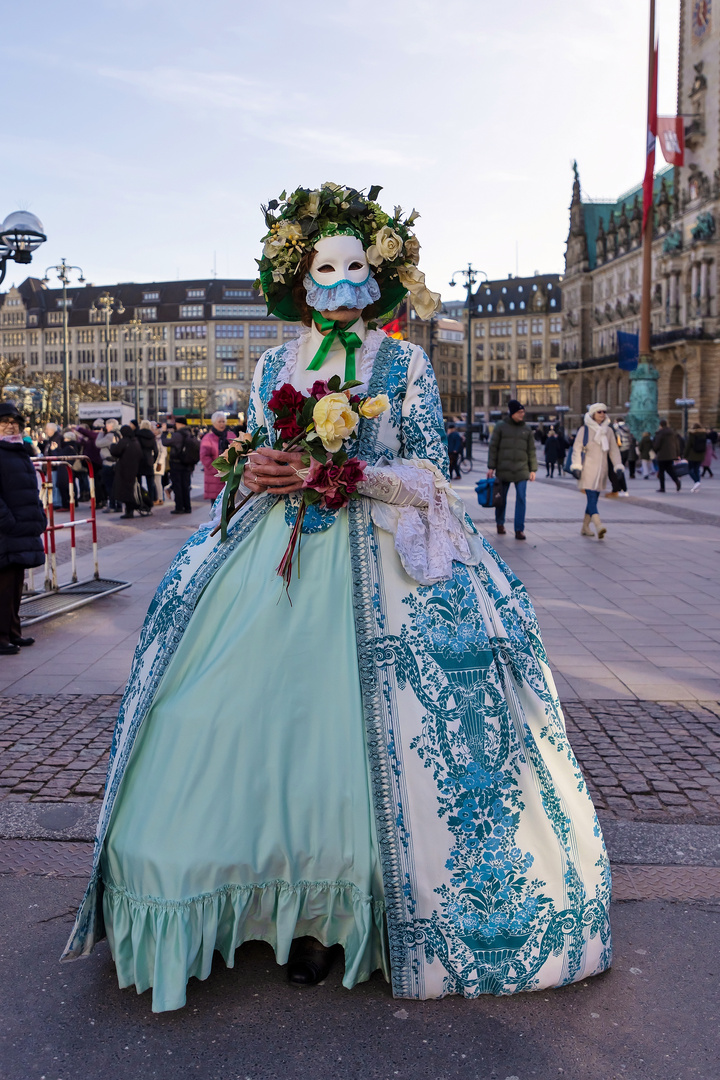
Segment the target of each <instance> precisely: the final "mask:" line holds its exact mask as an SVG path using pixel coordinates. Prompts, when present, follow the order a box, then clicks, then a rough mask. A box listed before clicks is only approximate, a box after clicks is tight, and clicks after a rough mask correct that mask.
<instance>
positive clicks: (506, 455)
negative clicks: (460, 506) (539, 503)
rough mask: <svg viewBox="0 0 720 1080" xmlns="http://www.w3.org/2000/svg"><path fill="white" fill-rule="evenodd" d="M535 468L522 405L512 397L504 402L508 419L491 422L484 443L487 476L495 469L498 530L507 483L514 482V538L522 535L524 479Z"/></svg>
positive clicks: (501, 529) (501, 531)
mask: <svg viewBox="0 0 720 1080" xmlns="http://www.w3.org/2000/svg"><path fill="white" fill-rule="evenodd" d="M536 472H537V456H536V454H535V441H534V439H533V433H532V431H531V429H530V428H529V427H528V426H527V424H526V423H525V406H524V405H521V403H520V402H519V401H516V400H515V399H514V398H512V399H511V400H510V401H509V402H508V419H507V420H501V421H500V422H499V423H498V424H496V425H495V429H494V430H493V433H492V438H491V440H490V446H489V447H488V473H487V474H488V477H491V476H494V475H495V473H497V478H498V480H499V481H500V503H499V504H498V505H497V506H496V507H495V525H496V526H497V531H498V533H499V534H500V535H501V536H503V535H504V533H505V509H506V506H507V497H508V491H509V490H510V485H511V484H514V485H515V539H516V540H524V539H525V508H526V505H527V498H526V495H527V492H526V489H527V482H528V480H531V481H532V480H534V479H535V474H536Z"/></svg>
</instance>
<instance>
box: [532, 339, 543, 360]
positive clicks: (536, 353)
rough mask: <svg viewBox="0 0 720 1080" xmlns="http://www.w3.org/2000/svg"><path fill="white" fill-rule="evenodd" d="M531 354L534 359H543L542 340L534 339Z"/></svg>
mask: <svg viewBox="0 0 720 1080" xmlns="http://www.w3.org/2000/svg"><path fill="white" fill-rule="evenodd" d="M530 356H531V357H532V359H533V360H542V341H533V343H532V346H531V348H530Z"/></svg>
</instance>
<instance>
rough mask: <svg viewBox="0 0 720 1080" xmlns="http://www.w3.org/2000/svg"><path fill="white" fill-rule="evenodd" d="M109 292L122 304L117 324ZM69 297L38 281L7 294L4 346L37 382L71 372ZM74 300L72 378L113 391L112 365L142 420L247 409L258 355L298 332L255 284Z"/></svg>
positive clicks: (1, 307)
mask: <svg viewBox="0 0 720 1080" xmlns="http://www.w3.org/2000/svg"><path fill="white" fill-rule="evenodd" d="M103 294H108V295H109V296H111V297H112V300H113V304H112V313H111V316H110V320H109V324H108V323H106V318H105V315H104V313H103V311H102V308H100V309H99V310H98V301H99V299H100V297H101V296H103ZM62 296H63V294H62V290H61V289H50V288H47V287H46V286H45V285H44V284H43V283H42V282H41V281H39V280H38V279H37V278H27V279H26V280H25V281H24V282H23V283H22V285H20V286H19V287H17V288H15V287H13V288H11V289H9V290H8V291H7V292H6V293H4V294H3V293H0V350H1V352H2V355H3V356H5V357H6V358H7V359H8V360H11V361H14V362H17V363H19V364H22V366H23V368H24V372H25V378H26V381H27V382H28V383H29V384H31V383H32V381H33V380H32V377H33V375H35V374H41V373H46V372H57V373H60V372H62V370H63V309H62V303H63V299H62ZM67 296H68V361H69V368H70V376H71V378H73V379H78V380H80V381H87V382H94V383H99V384H102V385H105V382H106V375H107V369H108V368H109V369H110V381H111V384H112V388H113V397H116V398H120V397H122V398H124V399H125V400H127V401H131V402H134V401H135V395H136V394H137V396H138V402H139V407H140V414H141V417H149V418H154V417H156V416H157V415H158V414H160V413H165V412H173V413H176V414H178V415H180V414H185V413H202V414H204V415H205V416H209V415H210V414H211V413H212V412H213V410H214V409H225V410H227V411H228V412H231V413H236V412H241V413H244V412H245V410H246V408H247V400H248V393H249V390H250V384H251V380H252V375H253V371H254V370H255V365H256V363H257V361H258V358H259V357H260V356H261V355H262V353H264V352H265V350H266V349H268V348H270V347H271V346H273V345H279V344H281V343H282V342H283V341H285V340H287V339H288V338H292V337H295V336H296V335H297V333H298V329H299V324H298V323H285V322H283V321H282V320H279V319H276V318H274V317H272V316H268V314H267V307H266V305H265V302H264V300H263V297H262V295H261V294H260V293H258V292H256V291H255V290H254V289H253V286H252V282H251V281H247V280H221V279H211V280H208V281H167V282H152V283H150V284H140V285H137V284H134V283H124V284H120V285H111V286H97V285H86V286H84V287H82V288H81V287H75V288H68V290H67ZM140 324H142V325H140ZM136 361H137V384H136V382H135V372H136Z"/></svg>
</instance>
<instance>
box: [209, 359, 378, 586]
mask: <svg viewBox="0 0 720 1080" xmlns="http://www.w3.org/2000/svg"><path fill="white" fill-rule="evenodd" d="M359 385H360V384H359V383H357V382H347V383H344V384H341V381H340V377H339V376H337V375H336V376H334V377H333V378H332V379H330V380H329V381H327V382H325V381H323V380H318V381H316V382H315V383H314V384H313V386H312V387H311V389H310V391H309V393H308V394H301V393H300V391H299V390H296V389H295V388H294V387H293V386H291V384H290V383H285V384H284V385H283V386H281V387H280V388H279V389H278V390H276V391H275V392H274V394H273V395H272V397H271V398H270V400H269V402H268V405H267V409H266V412H269V413H272V414H273V418H274V419H273V427H274V429H275V431H276V432H277V440H276V442H275V443H274V447H275V449H281V450H283V451H296V452H297V451H299V452H300V453H301V454H302V463H303V470H302V471H301V472H299V473H298V475H299V476H300V477H301V478H302V480H303V486H302V488H301V493H302V501H301V503H300V507H299V510H298V514H297V517H296V519H295V524H294V526H293V531H292V534H291V537H290V543H289V544H288V547H287V550H286V551H285V555H284V556H283V558H282V560H281V562H280V566H279V567H278V573H279V574H280V576H281V577H282V578H283V580H284V581H285V584H286V587H287V586H289V584H290V577H291V574H292V557H293V553H294V550H295V548H296V546H297V544H298V542H299V538H300V534H301V531H302V523H303V518H304V516H305V511H306V509H307V507H308V506H312V505H318V506H320V507H321V508H327V509H329V510H339V509H341V508H342V507H343V506H346V505H347V503H348V502H349V501H350V499H353V498H357V497H358V493H357V486H358V484H359V483H360V481H361V480H362V478H363V472H364V470H365V467H366V463H365V462H364V461H361V460H360V459H359V458H357V457H354V456H352V445H353V442H354V441H355V440H356V439H357V428H358V424H359V422H360V418H361V417H366V418H368V419H370V418H372V417H375V416H380V415H381V414H382V413H383V412H385V411H386V409H388V408H389V407H390V401H389V398H388V397H387V395H386V394H380V395H378V396H377V397H367V396H366V397H361V396H359V395H358V394H353V393H352V390H353V389H354V388H355V387H356V386H359ZM265 445H267V437H266V435H265V432H264V431H263V429H261V428H258V429H257V430H256V431H255V432H253V434H252V436H250V435H245V436H241V437H240V438H239V439H235V440H234V442H233V443H231V445H230V446H229V447H228V449H227V450H226V451H225V453H224V454H222V455H221V456H220V457H219V458H217V459H216V460H215V461H214V462H213V465H214V467H215V469H216V470H217V471H218V473H219V474H220V476H221V477H222V478H223V479H224V480H225V481H226V485H225V491H224V493H223V504H222V514H221V523H220V526H219V528H220V530H221V532H222V539H223V540H225V539H226V537H227V526H228V522H229V521H230V519H231V518H232V516H233V515H234V514H235V513H236V511H237V510H239V509H240V507H241V506H243V505H244V503H245V502H246V501H247V500H248V499H249V498H250V497H251V495H247V496H246V497H245V499H244V500H243V501H242V502H241V503H240V504H239V505H238V506H237V507H236V506H235V494H236V492H237V490H238V488H239V486H240V483H241V481H242V477H243V473H244V471H245V468H246V466H247V463H248V458H249V456H250V454H251V453H252V452H253V451H254V450H258V449H259V448H260V447H261V446H265ZM251 494H252V493H251ZM215 531H217V530H215Z"/></svg>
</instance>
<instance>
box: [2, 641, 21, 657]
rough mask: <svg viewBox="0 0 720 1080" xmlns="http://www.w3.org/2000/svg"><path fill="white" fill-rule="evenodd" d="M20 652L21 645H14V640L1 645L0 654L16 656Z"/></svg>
mask: <svg viewBox="0 0 720 1080" xmlns="http://www.w3.org/2000/svg"><path fill="white" fill-rule="evenodd" d="M19 652H20V646H19V645H13V644H12V642H8V643H7V645H0V656H15V655H16V654H17V653H19Z"/></svg>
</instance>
